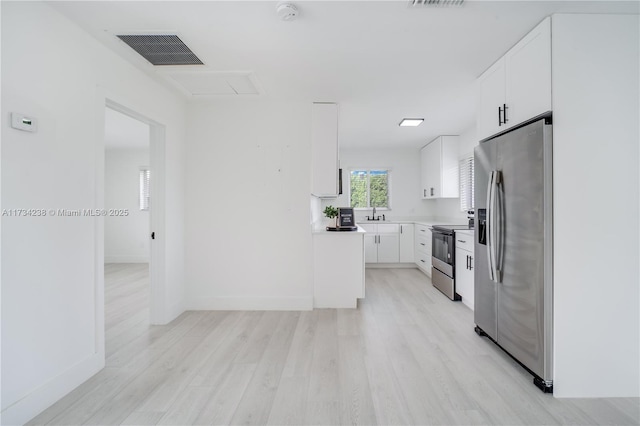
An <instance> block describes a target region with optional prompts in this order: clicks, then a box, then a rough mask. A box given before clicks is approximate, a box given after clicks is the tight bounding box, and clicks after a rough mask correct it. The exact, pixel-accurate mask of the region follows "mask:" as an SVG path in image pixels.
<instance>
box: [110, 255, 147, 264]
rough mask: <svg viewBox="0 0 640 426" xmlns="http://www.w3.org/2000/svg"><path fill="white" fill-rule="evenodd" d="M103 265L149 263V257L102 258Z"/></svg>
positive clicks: (118, 256) (117, 256)
mask: <svg viewBox="0 0 640 426" xmlns="http://www.w3.org/2000/svg"><path fill="white" fill-rule="evenodd" d="M104 263H149V256H126V255H125V256H120V255H116V256H107V255H105V256H104Z"/></svg>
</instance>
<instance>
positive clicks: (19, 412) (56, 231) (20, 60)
mask: <svg viewBox="0 0 640 426" xmlns="http://www.w3.org/2000/svg"><path fill="white" fill-rule="evenodd" d="M1 7H2V49H1V50H2V114H3V117H2V205H3V207H4V208H7V209H21V208H25V209H28V208H33V209H59V208H64V209H85V208H86V209H89V208H99V207H102V206H103V203H104V200H103V198H102V197H103V192H102V190H101V189H100V188H101V186H99V184H101V183H102V181H103V176H104V174H103V173H104V169H103V167H104V166H103V164H104V163H103V162H104V146H103V145H104V144H103V135H104V105H105V98H104V97H105V95H106V96H108V97H109V98H111V99H113V100H115V101H116V102H119V103H122V104H124V105H126V106H128V107H129V108H132V109H134V110H136V111H138V112H140V113H141V114H144V115H145V116H147V117H149V118H151V119H153V120H156V121H158V122H160V123H163V124H165V125H166V164H165V167H166V180H167V183H168V184H167V190H166V200H165V203H166V204H165V206H164V208H165V210H166V226H165V229H162V230H158V232H159V233H160V234H161V235H162V237H163V238H164V241H165V243H166V245H167V253H166V259H167V264H166V271H165V275H166V288H165V291H164V293H163V294H162V297H163V298H165V300H166V305H167V306H171V307H172V308H173V310H172V311H171V312H170V313H168V314H167V318H166V319H167V320H168V319H170V317H171V316H175V315H177V314H179V313H180V312H181V300H182V284H183V263H182V254H183V236H182V224H183V220H184V219H183V200H182V193H183V189H184V180H183V176H182V175H183V154H182V150H183V148H182V146H183V145H182V144H183V140H184V130H185V127H184V104H183V102H182V101H181V100H180V99H179V98H177V97H176V96H174V95H173V94H171V93H169V92H168V91H167V90H166V89H164V88H162V87H161V86H159V85H158V84H157V83H155V82H153V81H152V80H150V79H149V78H148V77H147V76H146V75H144V74H142V73H141V72H140V71H138V70H136V69H135V68H134V67H133V66H131V65H130V64H128V63H126V62H125V61H124V60H122V59H120V58H119V57H117V56H116V55H115V54H113V53H112V52H111V51H109V50H108V49H106V48H105V47H103V46H102V45H101V44H99V43H98V42H96V41H95V40H94V39H93V38H91V37H89V36H88V35H86V33H85V32H83V31H82V30H81V29H80V28H78V27H77V26H75V25H74V24H72V23H70V22H69V21H68V20H67V19H66V18H64V17H62V16H61V15H60V14H59V13H57V12H56V11H54V10H53V9H52V8H51V7H50V6H49V5H47V4H44V3H39V2H2V3H1ZM10 111H18V112H22V113H25V114H30V115H32V116H33V117H36V118H37V119H38V120H39V122H38V126H39V129H38V132H37V133H26V132H20V131H17V130H14V129H11V128H10V127H9V125H8V123H9V118H8V114H9V112H10ZM101 223H102V222H101V221H100V219H92V218H90V217H51V216H47V217H4V218H3V223H2V226H3V230H2V232H3V234H2V259H1V260H2V421H3V422H4V423H6V424H19V423H23V422H25V421H27V420H29V419H30V418H31V417H33V416H34V415H36V414H37V413H38V412H40V411H41V410H42V409H44V408H46V407H47V406H48V405H50V404H51V403H53V402H55V401H56V400H57V399H59V398H60V397H61V396H63V395H64V394H66V393H67V392H68V391H70V390H71V389H73V388H74V387H76V386H77V385H79V384H80V383H82V382H83V381H85V380H86V379H87V378H89V377H90V376H91V375H92V374H94V373H95V372H96V371H98V370H99V369H100V368H102V366H103V365H104V313H103V287H102V284H103V281H102V279H103V278H102V272H103V269H102V262H103V258H102V255H103V252H104V246H103V244H104V241H103V235H102V233H101V231H102V225H101Z"/></svg>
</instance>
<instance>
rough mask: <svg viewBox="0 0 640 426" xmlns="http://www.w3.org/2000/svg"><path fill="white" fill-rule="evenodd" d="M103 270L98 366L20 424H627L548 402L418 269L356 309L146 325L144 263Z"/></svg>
mask: <svg viewBox="0 0 640 426" xmlns="http://www.w3.org/2000/svg"><path fill="white" fill-rule="evenodd" d="M105 269H106V273H107V280H106V281H107V284H106V303H107V306H106V328H107V329H106V336H107V342H106V347H107V366H106V368H105V369H104V370H102V371H100V372H99V373H98V374H96V375H95V376H94V377H92V378H91V379H89V380H88V381H87V382H85V383H84V384H83V385H81V386H80V387H79V388H77V389H76V390H74V391H73V392H71V393H70V394H69V395H68V396H66V397H65V398H63V399H62V400H61V401H59V402H58V403H56V404H55V405H53V406H52V407H50V408H49V409H47V410H45V411H44V412H43V413H41V414H40V415H39V416H37V417H36V418H34V419H33V420H32V421H31V422H30V424H58V425H76V424H94V425H107V424H126V425H133V424H173V425H186V424H257V425H262V424H275V425H281V424H290V425H338V424H340V425H346V424H365V425H374V424H379V425H402V424H421V425H422V424H442V425H453V424H464V425H470V424H505V425H519V424H527V425H556V424H572V425H605V424H615V425H632V424H633V425H637V424H639V423H640V403H639V400H638V399H631V398H627V399H571V400H567V399H555V398H553V396H551V395H548V394H547V395H545V394H543V393H542V392H540V391H539V390H538V389H537V388H536V387H535V386H534V385H533V384H532V383H531V376H530V375H529V374H527V373H526V372H525V371H524V370H523V369H522V368H521V367H520V366H518V365H517V364H516V363H515V362H514V361H512V360H511V359H510V358H509V357H508V356H507V355H505V354H504V353H503V352H502V351H500V350H499V349H498V348H497V347H496V346H495V345H494V344H492V343H490V342H489V341H488V340H487V339H486V338H480V337H479V336H477V335H476V334H475V333H474V331H473V326H474V324H473V313H472V312H471V311H470V310H469V309H468V308H467V307H465V306H464V305H463V304H462V303H459V302H458V303H455V302H452V301H450V300H448V299H447V298H445V297H444V296H443V295H442V294H441V293H439V292H438V291H437V290H436V289H435V288H433V287H432V286H431V284H430V282H429V280H428V278H427V277H426V276H425V275H423V274H422V273H421V272H419V271H418V270H417V269H372V270H367V271H366V282H367V297H366V299H364V300H362V301H361V303H360V306H359V308H358V309H357V310H348V309H320V310H314V311H310V312H274V311H267V312H261V311H233V312H223V311H211V312H207V311H201V312H185V313H184V314H182V315H181V316H180V317H179V318H177V319H176V320H175V321H173V322H171V323H170V324H168V325H166V326H149V325H148V302H147V300H148V290H147V289H148V274H147V265H108V267H107V268H105Z"/></svg>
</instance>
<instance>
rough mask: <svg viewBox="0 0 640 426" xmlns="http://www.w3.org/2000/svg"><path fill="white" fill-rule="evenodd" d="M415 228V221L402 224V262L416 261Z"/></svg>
mask: <svg viewBox="0 0 640 426" xmlns="http://www.w3.org/2000/svg"><path fill="white" fill-rule="evenodd" d="M413 229H414V226H413V223H403V224H401V225H400V263H413V262H414V261H415V253H414V251H415V250H414V241H415V238H414V235H413V233H414V231H413Z"/></svg>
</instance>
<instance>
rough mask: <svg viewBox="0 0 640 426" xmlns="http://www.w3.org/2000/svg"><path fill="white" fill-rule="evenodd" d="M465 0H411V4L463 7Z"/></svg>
mask: <svg viewBox="0 0 640 426" xmlns="http://www.w3.org/2000/svg"><path fill="white" fill-rule="evenodd" d="M463 3H464V0H410V1H409V4H410V5H411V6H429V7H461V6H462V5H463Z"/></svg>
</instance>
